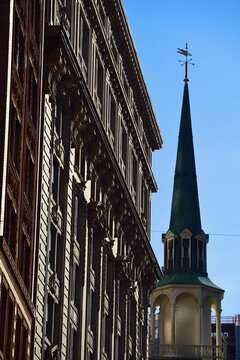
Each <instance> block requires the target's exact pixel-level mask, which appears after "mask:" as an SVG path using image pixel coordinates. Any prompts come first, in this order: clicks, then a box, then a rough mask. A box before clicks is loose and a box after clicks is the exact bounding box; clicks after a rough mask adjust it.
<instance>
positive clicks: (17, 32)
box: [13, 12, 24, 84]
mask: <svg viewBox="0 0 240 360" xmlns="http://www.w3.org/2000/svg"><path fill="white" fill-rule="evenodd" d="M13 58H14V62H15V66H16V69H17V72H18V74H19V78H20V80H21V82H22V84H23V76H24V37H23V34H22V29H21V25H20V22H19V18H18V15H17V13H16V12H14V49H13Z"/></svg>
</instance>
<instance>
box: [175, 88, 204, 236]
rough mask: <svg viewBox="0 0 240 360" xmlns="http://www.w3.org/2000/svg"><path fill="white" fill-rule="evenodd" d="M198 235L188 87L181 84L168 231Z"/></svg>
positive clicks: (196, 195) (196, 191)
mask: <svg viewBox="0 0 240 360" xmlns="http://www.w3.org/2000/svg"><path fill="white" fill-rule="evenodd" d="M186 228H188V229H189V230H190V231H191V232H192V233H193V234H199V233H200V232H201V219H200V210H199V200H198V189H197V176H196V167H195V158H194V149H193V137H192V124H191V114H190V104H189V93H188V84H187V83H185V87H184V94H183V104H182V113H181V122H180V131H179V139H178V150H177V161H176V169H175V177H174V188H173V198H172V210H171V220H170V228H169V229H170V230H171V231H172V232H173V233H174V234H179V233H181V231H183V230H184V229H186Z"/></svg>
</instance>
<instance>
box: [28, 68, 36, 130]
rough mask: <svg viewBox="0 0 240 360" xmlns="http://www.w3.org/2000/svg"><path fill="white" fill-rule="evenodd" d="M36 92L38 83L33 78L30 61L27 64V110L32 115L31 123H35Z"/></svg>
mask: <svg viewBox="0 0 240 360" xmlns="http://www.w3.org/2000/svg"><path fill="white" fill-rule="evenodd" d="M37 92H38V85H37V81H36V79H35V75H34V72H33V68H32V65H31V63H30V64H29V98H28V99H29V104H28V106H29V110H30V113H31V116H32V120H33V123H34V124H36V118H37Z"/></svg>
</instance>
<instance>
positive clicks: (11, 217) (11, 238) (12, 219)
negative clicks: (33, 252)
mask: <svg viewBox="0 0 240 360" xmlns="http://www.w3.org/2000/svg"><path fill="white" fill-rule="evenodd" d="M6 212H7V218H8V221H6V241H7V243H8V246H9V249H10V251H11V254H12V256H13V258H14V260H15V261H17V259H18V246H17V214H16V212H15V210H14V208H13V204H12V201H11V199H10V198H9V197H7V210H6Z"/></svg>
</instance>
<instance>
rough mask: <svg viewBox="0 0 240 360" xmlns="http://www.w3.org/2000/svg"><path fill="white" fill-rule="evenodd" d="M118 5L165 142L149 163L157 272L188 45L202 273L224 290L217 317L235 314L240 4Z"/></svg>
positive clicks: (223, 0)
mask: <svg viewBox="0 0 240 360" xmlns="http://www.w3.org/2000/svg"><path fill="white" fill-rule="evenodd" d="M123 4H124V8H125V11H126V15H127V18H128V22H129V25H130V29H131V32H132V36H133V40H134V43H135V46H136V49H137V53H138V57H139V60H140V64H141V67H142V70H143V74H144V77H145V81H146V83H147V87H148V90H149V93H150V96H151V99H152V103H153V107H154V110H155V113H156V117H157V120H158V123H159V127H160V130H161V133H162V137H163V141H164V144H163V148H162V149H161V150H160V151H156V152H155V153H154V156H153V170H154V174H155V178H156V180H157V184H158V188H159V190H158V193H157V194H153V200H152V240H151V241H152V246H153V249H154V251H155V253H156V255H157V258H158V261H159V264H160V266H162V265H163V246H162V242H161V231H163V232H165V231H167V230H168V227H169V220H170V210H171V200H172V190H173V177H174V169H175V161H176V151H177V140H178V130H179V122H180V113H181V105H182V96H183V86H184V83H183V81H182V80H183V78H184V68H183V67H181V66H180V64H179V63H178V59H180V58H181V56H179V54H177V48H178V47H180V48H185V43H186V41H187V42H188V44H189V52H190V53H191V54H192V55H193V56H192V57H193V62H194V63H195V66H191V68H190V69H189V76H188V77H189V79H190V82H189V91H190V104H191V115H192V126H193V137H194V147H195V159H196V167H197V177H198V192H199V199H200V210H201V219H202V228H203V230H204V231H205V232H206V233H208V234H210V239H209V244H208V274H209V277H210V279H211V280H212V281H213V282H215V283H216V285H218V286H219V287H221V288H223V289H224V290H225V296H224V300H223V302H222V310H223V311H222V315H234V314H237V313H240V226H239V224H240V211H239V207H240V21H239V14H240V1H239V0H191V1H188V0H181V1H179V0H167V1H163V0H123ZM217 234H223V235H217ZM230 235H234V236H230Z"/></svg>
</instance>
